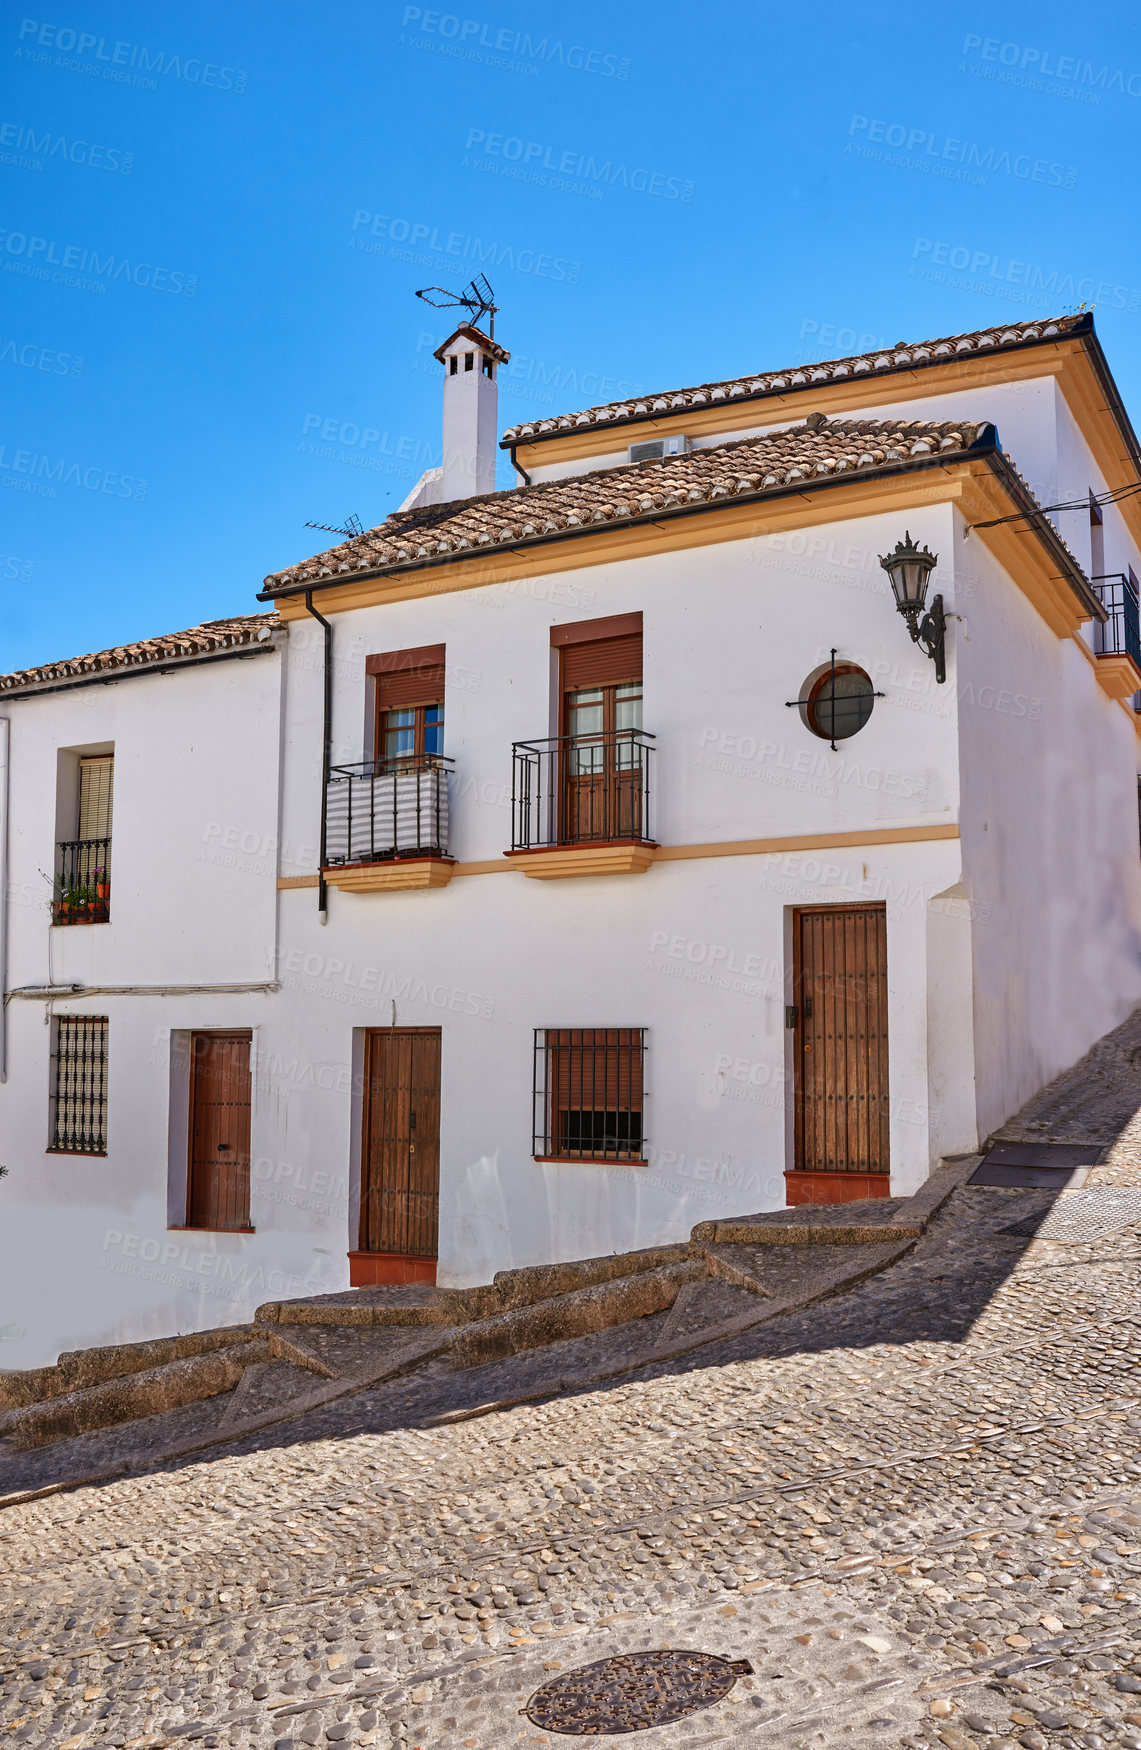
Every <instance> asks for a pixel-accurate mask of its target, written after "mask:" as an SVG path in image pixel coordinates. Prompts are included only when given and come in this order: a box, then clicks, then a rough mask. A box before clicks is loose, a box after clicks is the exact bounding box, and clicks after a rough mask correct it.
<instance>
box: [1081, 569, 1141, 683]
mask: <svg viewBox="0 0 1141 1750" xmlns="http://www.w3.org/2000/svg"><path fill="white" fill-rule="evenodd" d="M1090 582H1091V584H1092V585H1093V589H1094V592H1095V594H1096V595H1097V598H1098V600H1099V601H1100V602H1101V605H1102V607H1103V608H1105V610H1106V612H1107V613H1108V615H1109V618H1108V619H1107V620H1106V621H1104V623H1102V624H1101V625H1097V624H1095V625H1094V629H1093V647H1094V651H1095V653H1096V655H1097V664H1098V672H1099V678H1100V679H1101V684H1102V686H1103V687H1104V688H1105V690H1106V692H1107V693H1109V695H1110V697H1111V698H1114V699H1128V698H1130V697H1131V696H1132V695H1133V694H1135V693H1136V692H1137V690H1138V687H1139V686H1141V619H1139V616H1138V608H1137V584H1136V581H1135V579H1134V577H1133V573H1132V572H1128V573H1126V572H1124V571H1112V572H1108V573H1106V574H1105V575H1104V576H1100V577H1092V578H1091V579H1090Z"/></svg>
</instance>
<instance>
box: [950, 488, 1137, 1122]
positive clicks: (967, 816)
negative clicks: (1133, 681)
mask: <svg viewBox="0 0 1141 1750" xmlns="http://www.w3.org/2000/svg"><path fill="white" fill-rule="evenodd" d="M957 520H958V519H957ZM956 548H957V551H958V554H959V563H960V565H961V567H962V569H963V571H964V572H967V571H969V573H970V587H969V589H967V590H965V591H964V592H963V595H962V597H961V611H962V613H963V623H962V627H961V630H960V633H959V638H958V642H959V739H960V747H961V764H962V772H963V800H962V842H963V867H964V876H965V882H966V889H967V893H968V895H969V899H970V907H971V916H972V934H973V944H974V1016H975V1034H976V1062H977V1069H976V1083H977V1102H978V1115H979V1116H978V1123H979V1133H980V1135H981V1136H985V1135H986V1134H987V1133H988V1131H990V1130H992V1129H994V1128H996V1127H997V1126H998V1125H999V1124H1001V1123H1002V1121H1003V1120H1004V1119H1005V1118H1007V1117H1008V1116H1009V1115H1010V1114H1011V1113H1012V1112H1014V1111H1016V1110H1017V1109H1018V1107H1019V1106H1020V1105H1021V1104H1022V1103H1023V1101H1025V1100H1026V1099H1027V1098H1029V1096H1030V1095H1031V1094H1032V1093H1034V1092H1035V1091H1036V1090H1037V1089H1038V1088H1039V1087H1041V1086H1042V1085H1043V1083H1045V1082H1047V1081H1049V1080H1050V1078H1051V1077H1052V1076H1054V1075H1056V1074H1057V1073H1058V1072H1059V1071H1060V1070H1062V1069H1064V1068H1066V1067H1067V1066H1068V1065H1069V1064H1071V1063H1073V1062H1075V1061H1076V1060H1077V1059H1078V1058H1079V1057H1080V1056H1081V1055H1082V1054H1083V1052H1085V1051H1086V1050H1087V1049H1088V1048H1089V1046H1090V1045H1091V1044H1092V1043H1093V1042H1094V1040H1095V1039H1097V1038H1098V1037H1100V1035H1101V1034H1103V1033H1105V1032H1107V1031H1108V1030H1109V1029H1110V1028H1111V1027H1114V1026H1116V1025H1117V1023H1118V1022H1119V1021H1121V1020H1123V1019H1124V1017H1125V1016H1126V1015H1127V1014H1128V1013H1129V1012H1130V1010H1131V1009H1132V1008H1133V1007H1134V1006H1135V1005H1136V1003H1137V1002H1138V1001H1139V1000H1141V858H1139V850H1138V823H1137V801H1136V783H1135V774H1136V770H1137V732H1136V727H1135V724H1134V722H1133V721H1132V713H1127V712H1125V711H1123V710H1122V708H1121V706H1120V705H1118V704H1117V703H1116V702H1114V701H1113V700H1111V699H1110V698H1109V697H1107V695H1106V694H1105V692H1103V691H1102V689H1101V687H1100V686H1099V685H1098V683H1097V677H1096V674H1095V672H1094V668H1093V666H1092V664H1091V661H1090V660H1089V659H1088V658H1087V657H1086V656H1085V655H1084V654H1083V652H1082V650H1081V649H1080V648H1079V647H1078V645H1077V643H1076V642H1074V641H1073V640H1062V639H1058V638H1057V637H1055V636H1054V634H1053V633H1052V632H1051V631H1050V630H1049V628H1048V627H1047V626H1046V625H1045V624H1044V622H1043V621H1042V620H1041V619H1040V618H1039V616H1038V615H1037V614H1036V612H1035V611H1034V609H1033V608H1032V606H1031V604H1030V603H1029V602H1028V601H1027V599H1026V597H1025V595H1024V594H1023V593H1022V592H1021V591H1020V590H1019V589H1018V588H1017V587H1016V586H1015V585H1014V584H1013V583H1012V582H1011V580H1010V579H1009V578H1008V577H1007V576H1006V574H1005V573H1004V572H1003V571H1002V569H1001V568H1000V567H999V566H998V565H997V564H995V562H994V561H993V560H992V559H991V558H990V557H989V555H988V554H987V552H986V550H985V548H983V547H982V545H981V543H980V542H979V541H978V539H977V537H972V536H968V535H967V534H966V531H965V528H964V526H963V525H962V523H961V521H959V522H958V528H957V531H956Z"/></svg>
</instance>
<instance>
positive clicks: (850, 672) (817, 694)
mask: <svg viewBox="0 0 1141 1750" xmlns="http://www.w3.org/2000/svg"><path fill="white" fill-rule="evenodd" d="M874 698H875V688H874V687H873V686H872V683H871V679H870V678H869V676H868V675H866V674H865V673H864V671H863V669H862V668H857V667H856V665H855V663H853V662H838V663H836V664H835V666H833V665H832V663H829V664H828V666H827V668H823V669H818V670H817V672H816V673H815V674H814V675H810V676H809V678H808V681H807V682H806V684H805V686H804V687H803V689H802V691H801V705H800V715H801V717H802V719H803V720H804V723H805V724H806V725H807V727H808V728H809V729H811V731H812V733H813V735H819V736H820V738H821V739H822V740H823V741H844V740H846V739H847V737H848V736H849V735H855V734H856V733H857V732H858V731H859V730H861V729H862V728H863V727H864V724H865V723H866V722H867V720H868V718H869V717H870V716H871V714H872V702H873V700H874Z"/></svg>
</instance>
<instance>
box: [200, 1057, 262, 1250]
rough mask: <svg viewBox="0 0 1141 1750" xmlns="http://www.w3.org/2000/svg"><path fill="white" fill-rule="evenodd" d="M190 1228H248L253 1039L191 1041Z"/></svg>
mask: <svg viewBox="0 0 1141 1750" xmlns="http://www.w3.org/2000/svg"><path fill="white" fill-rule="evenodd" d="M190 1047H191V1056H190V1162H189V1166H190V1171H189V1174H188V1180H189V1183H188V1195H187V1214H186V1220H187V1225H188V1226H189V1227H209V1228H231V1229H233V1228H245V1227H249V1225H250V1035H249V1034H248V1033H193V1034H191V1038H190Z"/></svg>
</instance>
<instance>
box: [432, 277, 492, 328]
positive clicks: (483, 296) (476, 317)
mask: <svg viewBox="0 0 1141 1750" xmlns="http://www.w3.org/2000/svg"><path fill="white" fill-rule="evenodd" d="M433 293H436V294H438V295H437V296H435V297H434V296H433ZM416 296H417V297H418V298H423V300H424V302H425V303H426V304H431V306H432V308H433V310H460V309H462V310H466V311H467V313H468V316H469V317H470V319H471V322H472V324H473V326H474V327H476V328H478V327H479V324H480V323H481V322H482V320H483V318H484V317H485V316H490V317H491V324H490V326H489V328H488V331H487V334H488V339H489V340H494V339H495V316H496V312H497V310H498V309H499V306H498V304H496V303H495V301H494V300H495V293H494V292H493V291H492V289H491V287H490V286H489V285H488V283H487V276H486V275H485V274H482V273H477V274H476V276H475V278H474V279H473V280H470V281H469V282H468V284H467V285H466V286H465V287H464V289H463V291H462V292H449V291H448V289H447V287H446V286H425V287H424V289H423V291H420V292H417V293H416Z"/></svg>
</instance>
